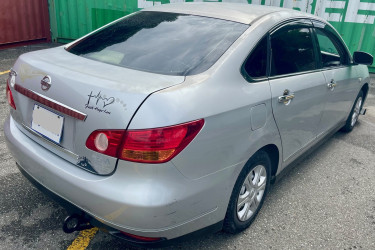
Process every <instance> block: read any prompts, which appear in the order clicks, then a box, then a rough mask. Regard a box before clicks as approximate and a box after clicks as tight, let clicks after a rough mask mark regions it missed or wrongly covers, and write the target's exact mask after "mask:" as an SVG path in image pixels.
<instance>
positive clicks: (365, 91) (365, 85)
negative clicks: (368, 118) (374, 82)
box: [361, 82, 369, 101]
mask: <svg viewBox="0 0 375 250" xmlns="http://www.w3.org/2000/svg"><path fill="white" fill-rule="evenodd" d="M361 90H362V92H363V101H366V99H367V94H368V91H369V84H368V83H367V82H366V83H365V84H363V86H362V88H361Z"/></svg>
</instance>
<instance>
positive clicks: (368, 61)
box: [353, 51, 374, 65]
mask: <svg viewBox="0 0 375 250" xmlns="http://www.w3.org/2000/svg"><path fill="white" fill-rule="evenodd" d="M353 61H354V63H357V64H364V65H372V63H373V62H374V58H373V57H372V55H370V54H369V53H366V52H362V51H355V52H354V53H353Z"/></svg>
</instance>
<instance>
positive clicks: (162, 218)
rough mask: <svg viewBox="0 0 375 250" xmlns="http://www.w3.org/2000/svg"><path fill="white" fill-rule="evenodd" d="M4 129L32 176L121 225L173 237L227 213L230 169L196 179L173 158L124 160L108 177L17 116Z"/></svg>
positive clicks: (141, 232) (92, 212)
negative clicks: (34, 134)
mask: <svg viewBox="0 0 375 250" xmlns="http://www.w3.org/2000/svg"><path fill="white" fill-rule="evenodd" d="M4 133H5V137H6V142H7V145H8V148H9V150H10V152H11V153H12V155H13V157H14V158H15V160H16V161H17V162H18V164H19V165H20V166H21V167H22V169H23V170H24V171H26V172H27V173H28V174H29V175H30V176H31V177H32V178H34V179H35V180H36V181H37V182H38V183H39V184H41V185H42V186H44V187H45V188H46V189H48V190H50V191H51V192H53V193H55V194H56V195H58V196H60V197H61V198H63V199H65V200H67V201H68V202H70V203H72V204H73V205H75V206H77V207H78V208H80V209H82V210H83V211H85V212H87V213H88V214H90V215H91V216H93V217H94V218H96V219H97V220H99V221H100V222H102V223H104V224H107V225H108V226H110V227H113V228H115V229H118V230H121V231H126V232H129V233H132V234H137V235H142V236H149V237H160V236H161V237H166V238H168V239H171V238H176V237H179V236H181V235H184V234H187V233H190V232H193V231H196V230H199V229H201V228H204V227H207V226H209V225H212V224H214V223H217V222H219V221H221V220H222V219H223V218H224V215H225V211H226V204H227V203H228V199H229V195H230V192H229V191H228V187H226V184H225V183H226V181H225V180H228V178H230V177H231V175H232V174H233V173H232V172H233V171H232V170H230V169H228V170H226V171H221V173H217V174H215V175H212V176H208V177H205V178H202V179H200V180H195V181H192V180H188V179H186V178H185V177H184V176H183V175H182V174H181V173H180V172H179V171H178V170H177V169H176V168H175V167H174V166H173V165H172V164H171V163H166V164H161V165H157V166H156V165H150V166H148V165H140V164H137V163H130V162H123V161H120V162H119V164H118V167H117V170H116V171H115V173H114V174H113V175H111V176H105V177H103V176H97V175H94V174H91V173H88V172H86V171H84V170H82V169H79V168H77V167H75V166H74V165H72V164H71V163H69V162H67V161H65V160H64V159H62V158H61V157H59V156H57V155H55V154H53V153H51V152H50V151H49V150H47V149H45V148H43V147H41V146H40V145H39V144H37V143H35V142H34V141H33V140H31V139H30V138H28V137H27V136H26V135H24V134H23V133H22V132H21V131H20V130H19V129H18V128H17V126H16V124H15V122H14V120H13V119H12V118H11V117H9V118H8V119H7V120H6V122H5V124H4Z"/></svg>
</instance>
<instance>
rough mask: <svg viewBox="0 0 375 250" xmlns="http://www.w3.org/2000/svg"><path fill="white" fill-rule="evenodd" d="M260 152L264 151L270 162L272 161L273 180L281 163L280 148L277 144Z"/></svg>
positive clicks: (270, 145)
mask: <svg viewBox="0 0 375 250" xmlns="http://www.w3.org/2000/svg"><path fill="white" fill-rule="evenodd" d="M258 151H264V152H266V153H267V154H268V156H269V157H270V160H271V179H273V178H274V177H275V176H276V173H277V170H278V168H279V161H280V151H279V148H278V147H277V146H276V145H275V144H268V145H266V146H263V147H262V148H261V149H259V150H258ZM258 151H257V152H258Z"/></svg>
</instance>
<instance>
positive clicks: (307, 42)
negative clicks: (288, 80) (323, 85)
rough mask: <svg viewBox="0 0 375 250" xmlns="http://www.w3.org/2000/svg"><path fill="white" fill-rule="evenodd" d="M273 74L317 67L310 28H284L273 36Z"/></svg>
mask: <svg viewBox="0 0 375 250" xmlns="http://www.w3.org/2000/svg"><path fill="white" fill-rule="evenodd" d="M271 49H272V61H271V63H272V65H271V75H273V76H274V75H283V74H291V73H296V72H302V71H308V70H314V69H316V62H315V57H314V46H313V42H312V39H311V32H310V29H308V28H303V27H296V28H291V27H287V28H282V29H280V30H278V31H276V32H275V33H274V34H273V35H272V37H271Z"/></svg>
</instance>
